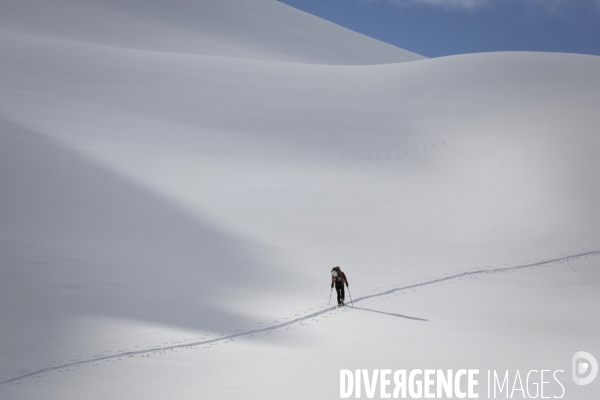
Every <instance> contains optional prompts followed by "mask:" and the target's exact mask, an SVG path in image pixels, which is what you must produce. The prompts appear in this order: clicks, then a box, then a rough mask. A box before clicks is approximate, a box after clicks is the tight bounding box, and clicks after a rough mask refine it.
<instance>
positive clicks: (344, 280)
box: [331, 271, 348, 287]
mask: <svg viewBox="0 0 600 400" xmlns="http://www.w3.org/2000/svg"><path fill="white" fill-rule="evenodd" d="M340 272H342V271H340ZM339 282H346V286H348V279H346V274H345V273H343V272H342V279H341V280H340V281H339ZM334 284H335V278H334V277H333V275H331V287H333V285H334Z"/></svg>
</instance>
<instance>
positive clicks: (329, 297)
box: [327, 288, 333, 304]
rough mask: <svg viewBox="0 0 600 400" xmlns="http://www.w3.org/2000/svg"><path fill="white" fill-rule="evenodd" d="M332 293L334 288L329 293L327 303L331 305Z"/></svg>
mask: <svg viewBox="0 0 600 400" xmlns="http://www.w3.org/2000/svg"><path fill="white" fill-rule="evenodd" d="M331 293H333V288H331V291H330V292H329V301H328V302H327V304H330V303H331Z"/></svg>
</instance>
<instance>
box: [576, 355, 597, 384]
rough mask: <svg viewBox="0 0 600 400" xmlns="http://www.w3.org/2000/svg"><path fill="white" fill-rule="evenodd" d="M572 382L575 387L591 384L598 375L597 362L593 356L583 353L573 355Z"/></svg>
mask: <svg viewBox="0 0 600 400" xmlns="http://www.w3.org/2000/svg"><path fill="white" fill-rule="evenodd" d="M572 372H573V382H575V384H577V385H587V384H589V383H592V381H593V380H594V379H596V375H598V361H596V359H595V358H594V356H593V355H591V354H590V353H587V352H585V351H578V352H577V353H575V354H573V368H572Z"/></svg>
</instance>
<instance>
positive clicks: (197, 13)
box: [0, 0, 424, 64]
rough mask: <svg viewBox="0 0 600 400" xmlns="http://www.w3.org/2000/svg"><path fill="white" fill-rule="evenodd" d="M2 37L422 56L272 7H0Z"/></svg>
mask: <svg viewBox="0 0 600 400" xmlns="http://www.w3.org/2000/svg"><path fill="white" fill-rule="evenodd" d="M1 7H2V12H1V13H0V30H1V31H4V32H13V33H19V34H26V35H34V36H38V37H39V36H43V37H54V38H59V39H63V40H67V41H72V42H84V43H94V44H99V45H105V46H114V47H120V48H121V47H123V48H128V49H137V50H147V51H158V52H168V53H185V54H201V55H214V56H223V57H242V58H251V59H260V60H271V61H288V62H303V63H317V64H379V63H390V62H402V61H412V60H419V59H423V58H424V57H422V56H420V55H418V54H415V53H412V52H409V51H406V50H403V49H399V48H397V47H394V46H391V45H389V44H386V43H383V42H380V41H377V40H375V39H372V38H369V37H366V36H364V35H361V34H359V33H356V32H353V31H350V30H348V29H345V28H343V27H341V26H338V25H334V24H332V23H330V22H327V21H324V20H322V19H320V18H317V17H315V16H312V15H310V14H306V13H303V12H301V11H298V10H296V9H293V8H291V7H289V6H287V5H286V4H284V3H281V2H278V1H274V0H199V1H188V0H145V1H139V0H47V1H46V0H45V1H38V0H27V1H22V0H3V1H2V4H1Z"/></svg>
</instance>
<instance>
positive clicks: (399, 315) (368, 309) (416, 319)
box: [352, 307, 429, 321]
mask: <svg viewBox="0 0 600 400" xmlns="http://www.w3.org/2000/svg"><path fill="white" fill-rule="evenodd" d="M352 308H356V309H357V310H365V311H371V312H376V313H379V314H386V315H391V316H392V317H400V318H406V319H414V320H415V321H429V320H427V319H423V318H417V317H409V316H408V315H402V314H392V313H387V312H383V311H377V310H371V309H370V308H362V307H352Z"/></svg>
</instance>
